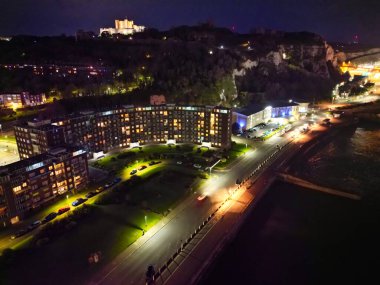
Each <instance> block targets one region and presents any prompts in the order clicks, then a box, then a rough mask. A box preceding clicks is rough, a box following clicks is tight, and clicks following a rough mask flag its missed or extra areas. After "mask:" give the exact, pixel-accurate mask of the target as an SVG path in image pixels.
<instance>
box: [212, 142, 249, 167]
mask: <svg viewBox="0 0 380 285" xmlns="http://www.w3.org/2000/svg"><path fill="white" fill-rule="evenodd" d="M250 149H251V147H250V146H246V144H239V143H235V142H233V143H232V146H231V149H230V150H229V151H228V152H227V154H225V155H224V157H223V158H222V159H221V161H220V162H219V163H218V164H217V165H216V166H215V169H223V168H226V167H227V166H228V165H229V164H230V163H232V162H233V161H234V160H236V159H237V158H238V157H240V156H241V155H244V154H245V153H246V152H247V151H249V150H250Z"/></svg>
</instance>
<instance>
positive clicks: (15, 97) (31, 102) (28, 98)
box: [0, 92, 46, 109]
mask: <svg viewBox="0 0 380 285" xmlns="http://www.w3.org/2000/svg"><path fill="white" fill-rule="evenodd" d="M44 103H46V97H45V94H43V93H41V94H30V93H29V92H21V93H9V94H0V106H2V107H6V108H12V109H17V108H22V107H26V106H37V105H41V104H44Z"/></svg>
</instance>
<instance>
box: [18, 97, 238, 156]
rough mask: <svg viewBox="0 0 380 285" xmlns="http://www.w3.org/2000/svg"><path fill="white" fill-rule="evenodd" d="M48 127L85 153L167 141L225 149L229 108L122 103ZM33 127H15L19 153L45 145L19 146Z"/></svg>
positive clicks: (34, 130)
mask: <svg viewBox="0 0 380 285" xmlns="http://www.w3.org/2000/svg"><path fill="white" fill-rule="evenodd" d="M51 127H52V128H55V129H56V130H57V132H58V133H60V132H61V131H62V132H63V140H64V141H62V142H61V143H60V145H64V144H66V145H72V146H77V147H81V148H83V149H85V150H86V151H87V152H89V153H95V152H100V151H109V150H111V149H114V148H118V147H130V146H137V145H144V144H152V143H168V142H177V143H195V144H202V145H207V146H212V147H220V148H227V147H229V146H230V143H231V110H230V109H228V108H223V107H214V106H176V105H169V104H168V105H159V106H147V107H135V106H125V107H123V108H120V109H114V110H110V111H105V112H97V113H87V114H82V115H80V116H75V117H67V118H64V119H62V120H57V121H55V122H53V123H51ZM37 129H38V128H37V127H36V128H33V127H30V126H28V127H27V128H25V127H24V128H22V127H16V128H15V130H16V132H15V135H16V141H17V143H18V147H19V153H20V156H21V154H25V153H26V154H28V153H29V154H30V152H32V153H31V154H30V155H35V154H36V153H38V150H39V148H41V149H43V148H46V147H49V143H47V145H46V144H45V143H44V145H43V146H41V147H34V149H33V150H31V146H29V145H28V144H26V143H25V142H23V145H21V143H19V141H20V139H21V135H23V139H24V140H25V137H29V134H28V133H36V130H37ZM58 130H59V131H58ZM58 133H57V134H58ZM44 141H49V140H46V139H45V140H44ZM50 141H51V142H52V140H50ZM36 142H37V143H38V142H40V141H39V140H36ZM55 143H57V141H56V142H55ZM53 146H55V145H53ZM34 150H36V152H34Z"/></svg>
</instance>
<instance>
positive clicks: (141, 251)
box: [88, 136, 288, 284]
mask: <svg viewBox="0 0 380 285" xmlns="http://www.w3.org/2000/svg"><path fill="white" fill-rule="evenodd" d="M287 141H288V139H286V138H285V137H278V136H275V137H273V138H271V139H270V140H268V141H266V142H262V143H260V145H259V146H257V148H256V149H255V150H251V151H249V152H247V153H246V154H245V155H244V156H243V157H242V158H240V159H239V160H238V162H236V163H235V164H234V165H233V167H231V168H230V169H228V171H225V172H223V171H221V172H217V173H213V174H212V177H211V179H209V180H208V181H207V182H206V183H205V184H204V185H203V186H202V187H201V189H200V190H199V192H201V193H207V195H208V198H206V199H205V200H203V201H198V200H197V197H198V194H197V195H194V196H191V197H189V198H188V199H187V200H185V201H184V202H183V203H182V204H181V205H180V206H179V207H178V208H177V209H175V210H174V211H172V213H171V214H169V216H168V217H166V218H165V219H164V220H165V221H162V222H160V223H159V225H158V226H157V227H156V228H154V229H152V230H149V231H148V232H147V233H146V237H145V236H144V237H142V240H141V241H138V242H137V245H132V246H131V247H130V248H128V249H126V250H125V252H123V253H122V254H120V255H119V256H118V257H117V258H116V259H115V260H114V261H113V262H112V263H110V264H108V265H106V266H105V267H104V269H103V270H102V271H101V272H98V273H97V274H96V275H95V276H93V277H92V279H91V280H90V281H89V282H88V284H144V282H145V271H146V269H147V266H148V265H150V264H152V265H154V266H155V268H158V267H160V266H161V265H163V264H164V263H165V262H166V261H167V260H168V258H169V257H170V256H171V255H172V254H173V253H174V252H175V251H176V250H177V249H178V248H179V247H180V245H181V243H182V241H185V240H186V239H187V238H188V237H189V236H190V234H191V233H193V232H194V230H195V228H197V227H198V226H199V225H200V224H201V223H202V222H203V220H205V218H207V217H208V216H209V215H210V214H211V212H213V211H214V210H215V209H216V208H217V207H219V205H220V204H221V203H222V201H223V200H224V199H225V198H226V197H227V195H228V194H229V193H228V190H229V189H232V188H234V187H236V179H238V178H242V177H245V176H247V175H248V174H249V173H251V172H252V169H254V168H256V167H257V166H258V165H259V164H260V163H261V162H262V161H263V160H264V159H266V158H267V157H268V156H269V155H270V154H271V153H273V152H274V151H275V150H276V148H277V145H278V144H279V145H283V144H285V143H286V142H287Z"/></svg>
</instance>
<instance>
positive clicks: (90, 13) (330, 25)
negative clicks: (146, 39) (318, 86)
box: [0, 0, 380, 44]
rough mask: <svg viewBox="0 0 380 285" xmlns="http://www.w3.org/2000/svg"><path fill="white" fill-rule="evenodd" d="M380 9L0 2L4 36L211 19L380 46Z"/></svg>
mask: <svg viewBox="0 0 380 285" xmlns="http://www.w3.org/2000/svg"><path fill="white" fill-rule="evenodd" d="M379 11H380V1H379V0H367V1H366V0H303V1H301V0H250V1H249V0H229V1H228V0H213V1H211V0H191V1H189V0H11V1H9V0H0V35H16V34H33V35H59V34H62V33H65V34H67V35H73V34H74V33H75V31H76V30H78V29H84V30H92V31H95V32H98V31H99V28H100V27H113V26H114V19H116V18H124V17H125V16H126V17H127V18H128V19H133V20H134V21H135V23H136V24H138V25H145V26H148V27H154V28H157V29H159V30H165V29H169V28H171V27H173V26H178V25H183V24H185V25H194V24H198V23H200V22H206V21H209V20H210V21H211V22H212V23H214V24H215V25H216V26H224V27H229V28H231V27H232V26H235V28H236V29H235V30H236V31H237V32H242V33H244V32H248V31H249V30H250V29H251V28H253V27H266V28H272V29H278V30H285V31H304V30H307V31H312V32H316V33H318V34H320V35H322V36H323V37H325V38H326V39H327V40H329V41H352V39H353V36H354V35H355V34H358V35H359V40H360V42H363V43H376V44H380V18H379V17H378V15H379ZM376 18H378V19H376Z"/></svg>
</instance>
